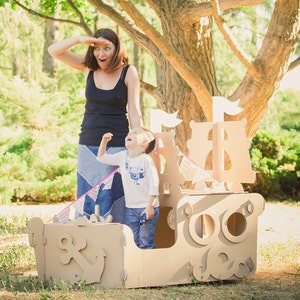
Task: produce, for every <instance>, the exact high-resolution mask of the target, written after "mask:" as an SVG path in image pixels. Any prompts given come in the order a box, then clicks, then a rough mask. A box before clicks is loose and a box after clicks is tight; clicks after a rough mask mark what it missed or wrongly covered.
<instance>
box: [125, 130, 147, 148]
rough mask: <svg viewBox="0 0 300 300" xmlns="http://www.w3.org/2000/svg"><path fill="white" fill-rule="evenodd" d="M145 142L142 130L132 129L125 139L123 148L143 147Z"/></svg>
mask: <svg viewBox="0 0 300 300" xmlns="http://www.w3.org/2000/svg"><path fill="white" fill-rule="evenodd" d="M145 140H146V141H147V136H146V134H145V132H144V130H143V129H142V128H134V129H132V130H130V131H129V133H128V134H127V136H126V138H125V146H126V147H127V148H128V147H130V148H132V147H136V146H140V145H143V143H144V142H145Z"/></svg>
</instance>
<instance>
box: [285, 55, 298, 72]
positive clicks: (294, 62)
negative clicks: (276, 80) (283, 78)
mask: <svg viewBox="0 0 300 300" xmlns="http://www.w3.org/2000/svg"><path fill="white" fill-rule="evenodd" d="M299 65H300V56H298V57H297V58H296V59H295V60H294V61H292V62H291V63H290V65H289V68H288V70H287V72H289V71H292V70H294V69H295V68H297V67H298V66H299Z"/></svg>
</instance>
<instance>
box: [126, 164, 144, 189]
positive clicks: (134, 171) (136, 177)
mask: <svg viewBox="0 0 300 300" xmlns="http://www.w3.org/2000/svg"><path fill="white" fill-rule="evenodd" d="M126 170H127V172H128V173H129V176H130V178H131V179H132V180H133V181H134V184H135V185H140V184H141V181H140V180H141V179H143V178H144V177H145V168H144V167H131V166H129V164H128V162H126Z"/></svg>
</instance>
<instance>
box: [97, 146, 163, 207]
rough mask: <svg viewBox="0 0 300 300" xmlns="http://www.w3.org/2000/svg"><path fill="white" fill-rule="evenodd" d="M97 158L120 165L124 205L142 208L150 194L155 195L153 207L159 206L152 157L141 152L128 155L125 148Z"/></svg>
mask: <svg viewBox="0 0 300 300" xmlns="http://www.w3.org/2000/svg"><path fill="white" fill-rule="evenodd" d="M97 160H99V161H100V162H102V163H104V164H108V165H115V166H119V167H120V173H121V176H122V182H123V188H124V195H125V205H126V207H128V208H143V207H147V206H148V204H149V199H150V198H149V197H150V196H153V195H155V196H157V197H156V200H155V202H154V207H158V206H159V200H158V195H159V179H158V174H157V170H156V167H155V164H154V162H153V160H152V158H151V157H150V156H149V155H147V154H145V153H143V154H141V155H139V156H137V157H133V158H131V157H129V156H128V152H127V150H124V151H121V152H118V153H115V154H107V153H105V154H104V155H103V156H101V157H97Z"/></svg>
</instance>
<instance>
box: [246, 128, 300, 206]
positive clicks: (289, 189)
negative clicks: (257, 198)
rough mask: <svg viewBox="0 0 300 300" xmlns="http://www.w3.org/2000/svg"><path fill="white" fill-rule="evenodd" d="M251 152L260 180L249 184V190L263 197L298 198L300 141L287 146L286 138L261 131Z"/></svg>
mask: <svg viewBox="0 0 300 300" xmlns="http://www.w3.org/2000/svg"><path fill="white" fill-rule="evenodd" d="M292 134H293V133H292ZM299 134H300V133H299ZM290 143H291V142H290V141H289V142H288V144H290ZM250 156H251V161H252V167H253V169H254V170H255V171H256V172H257V180H256V182H255V183H254V184H253V185H248V189H249V191H251V192H258V193H260V194H262V195H263V196H264V197H274V198H277V199H286V197H288V198H290V199H294V200H298V201H299V197H300V177H299V170H300V144H297V143H294V144H292V145H291V146H287V143H286V142H285V140H284V139H282V138H281V139H280V138H278V137H273V136H272V135H270V134H268V133H266V132H261V131H260V132H258V133H257V134H256V136H255V137H254V138H253V140H252V146H251V149H250Z"/></svg>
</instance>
